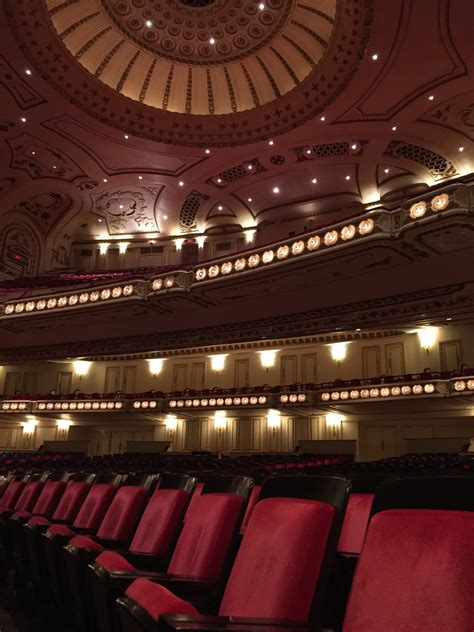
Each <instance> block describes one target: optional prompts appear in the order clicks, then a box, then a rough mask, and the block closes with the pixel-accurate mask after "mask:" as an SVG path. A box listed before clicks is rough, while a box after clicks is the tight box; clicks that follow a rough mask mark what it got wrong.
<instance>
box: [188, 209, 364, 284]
mask: <svg viewBox="0 0 474 632" xmlns="http://www.w3.org/2000/svg"><path fill="white" fill-rule="evenodd" d="M374 226H375V224H374V221H373V219H370V218H367V219H363V220H362V221H361V222H359V225H358V227H357V228H356V227H355V226H354V225H353V224H348V225H347V226H343V228H341V230H340V231H338V230H330V231H327V232H326V233H324V234H321V236H320V235H312V236H311V237H309V238H308V239H306V240H303V239H299V240H297V241H294V242H293V243H291V244H282V245H281V246H279V247H278V248H277V249H276V250H274V249H268V250H262V251H260V252H254V253H252V254H251V255H249V256H248V257H238V258H236V259H231V260H229V261H225V262H224V263H222V264H221V265H217V264H212V265H210V266H208V267H202V268H198V270H196V273H195V276H196V280H197V281H204V280H205V279H206V278H207V277H208V278H210V279H214V278H216V277H217V276H219V275H220V274H222V275H224V276H226V275H228V274H230V273H231V272H243V271H244V270H245V269H246V268H247V266H248V267H249V268H257V267H258V266H261V265H268V264H269V263H278V262H279V261H284V260H285V259H287V258H288V257H289V256H290V254H291V255H292V256H293V257H297V256H298V255H302V254H303V253H305V251H306V252H314V251H315V250H318V249H319V248H320V246H321V245H324V246H326V247H328V248H329V247H331V246H334V245H335V244H336V243H337V241H338V240H339V238H341V239H342V240H343V241H349V240H351V239H353V238H354V237H356V236H357V234H358V235H359V236H361V237H364V236H365V235H369V234H370V233H371V232H372V231H373V230H374Z"/></svg>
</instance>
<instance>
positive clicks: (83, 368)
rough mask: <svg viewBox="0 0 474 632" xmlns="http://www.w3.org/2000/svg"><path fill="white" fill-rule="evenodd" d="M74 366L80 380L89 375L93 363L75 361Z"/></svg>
mask: <svg viewBox="0 0 474 632" xmlns="http://www.w3.org/2000/svg"><path fill="white" fill-rule="evenodd" d="M72 366H73V367H74V373H75V374H76V375H78V376H79V379H82V378H83V377H84V375H87V374H88V373H89V369H90V368H91V366H92V362H89V360H74V362H73V363H72Z"/></svg>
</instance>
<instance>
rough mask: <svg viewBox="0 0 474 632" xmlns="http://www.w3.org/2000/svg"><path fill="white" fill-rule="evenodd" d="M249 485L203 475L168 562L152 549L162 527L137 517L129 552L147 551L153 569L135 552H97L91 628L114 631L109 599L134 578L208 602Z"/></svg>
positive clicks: (91, 570)
mask: <svg viewBox="0 0 474 632" xmlns="http://www.w3.org/2000/svg"><path fill="white" fill-rule="evenodd" d="M252 484H253V481H252V480H251V479H250V478H248V477H244V476H214V477H211V476H209V477H207V480H206V483H205V484H204V486H203V488H202V490H201V492H200V494H199V495H198V496H196V497H194V504H193V508H192V509H191V511H188V512H187V514H186V522H185V524H184V527H183V530H182V532H181V534H180V536H179V539H178V541H177V543H176V547H175V549H174V552H173V554H172V556H171V559H170V560H169V563H168V560H166V559H165V558H163V556H162V555H157V554H156V553H153V549H155V550H156V548H157V545H158V544H159V539H160V538H159V537H158V539H157V536H160V532H161V531H162V525H161V524H160V523H158V524H157V525H155V524H152V523H150V521H146V522H145V523H144V521H143V519H142V521H141V522H140V525H139V527H138V529H137V531H136V533H135V537H134V539H133V541H132V545H131V546H130V551H136V550H138V551H142V552H145V553H147V554H148V555H149V560H148V564H147V567H148V569H150V567H153V557H154V560H155V564H154V569H155V571H156V572H154V573H150V571H149V570H142V569H143V568H144V567H143V564H142V565H141V566H140V561H141V559H140V556H136V555H135V556H130V555H129V554H128V555H127V554H126V555H119V554H117V553H114V552H105V553H102V554H101V555H99V557H97V558H96V561H95V564H93V565H91V566H90V567H89V585H90V595H91V599H92V605H93V612H94V621H95V623H96V627H95V628H94V629H95V630H97V631H100V632H110V631H111V630H113V629H114V626H113V620H114V617H113V610H114V601H115V599H116V597H117V596H119V595H121V594H122V593H123V592H124V590H125V589H126V588H127V586H129V585H130V584H131V583H132V582H133V581H134V580H135V579H136V578H137V577H139V576H147V577H153V579H154V580H155V581H159V582H160V583H161V584H166V585H167V586H171V587H174V588H175V589H177V590H180V591H181V592H182V591H184V592H185V593H186V592H189V591H190V592H191V594H192V595H193V596H194V597H195V598H196V599H200V600H201V601H202V603H203V604H207V603H208V602H209V600H212V599H213V598H214V596H215V593H216V592H218V591H219V590H220V588H221V583H222V579H223V578H222V575H223V574H225V572H226V571H227V570H228V569H227V561H228V559H229V557H230V556H232V555H233V553H234V552H235V545H236V539H237V535H238V531H239V527H240V525H241V521H242V518H243V515H244V510H245V506H246V501H247V498H248V496H249V493H250V490H251V488H252ZM157 509H158V507H157ZM144 518H145V515H144ZM157 552H158V551H157ZM131 562H133V565H132V563H131ZM165 570H166V571H167V572H166V573H165V572H164V571H165ZM160 571H161V572H160Z"/></svg>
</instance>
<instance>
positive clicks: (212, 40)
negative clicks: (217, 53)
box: [209, 37, 216, 46]
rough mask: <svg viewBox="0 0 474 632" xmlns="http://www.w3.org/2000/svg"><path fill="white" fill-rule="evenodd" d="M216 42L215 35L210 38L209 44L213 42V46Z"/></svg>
mask: <svg viewBox="0 0 474 632" xmlns="http://www.w3.org/2000/svg"><path fill="white" fill-rule="evenodd" d="M215 43H216V40H215V39H214V38H213V37H210V38H209V44H211V46H213V45H214V44H215Z"/></svg>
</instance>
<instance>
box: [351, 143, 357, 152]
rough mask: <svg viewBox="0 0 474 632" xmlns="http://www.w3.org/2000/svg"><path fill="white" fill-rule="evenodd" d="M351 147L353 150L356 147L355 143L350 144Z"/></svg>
mask: <svg viewBox="0 0 474 632" xmlns="http://www.w3.org/2000/svg"><path fill="white" fill-rule="evenodd" d="M351 149H352V150H353V151H355V150H356V149H357V145H356V143H353V144H352V145H351Z"/></svg>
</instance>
